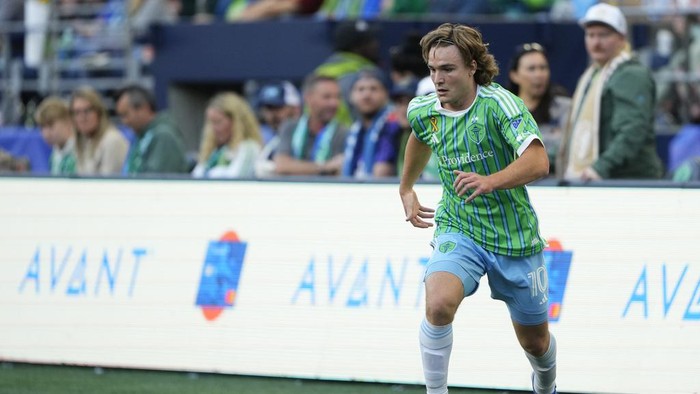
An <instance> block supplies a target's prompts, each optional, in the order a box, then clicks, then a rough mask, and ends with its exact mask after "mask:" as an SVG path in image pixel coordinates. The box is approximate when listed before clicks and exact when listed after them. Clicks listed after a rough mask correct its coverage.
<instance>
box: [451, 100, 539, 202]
mask: <svg viewBox="0 0 700 394" xmlns="http://www.w3.org/2000/svg"><path fill="white" fill-rule="evenodd" d="M516 104H519V106H520V109H521V112H520V114H518V115H516V116H513V117H510V118H508V117H507V116H505V113H501V114H500V118H501V120H500V122H499V123H500V128H501V134H502V135H503V137H504V138H505V140H506V141H507V142H508V144H509V145H510V146H511V147H512V148H513V149H514V150H515V151H516V152H517V153H518V155H519V156H518V157H517V158H516V159H515V160H514V161H512V162H511V163H510V164H509V165H508V166H506V168H504V169H502V170H500V171H498V172H495V173H493V174H490V175H481V174H477V173H474V172H462V171H455V172H454V173H455V175H456V178H455V181H454V183H453V186H454V188H455V191H456V192H457V195H459V196H463V195H465V194H467V193H468V192H469V191H471V194H469V197H468V198H467V199H466V202H470V201H472V200H473V199H474V198H476V197H477V196H480V195H482V194H486V193H491V192H493V191H494V190H502V189H512V188H514V187H518V186H523V185H526V184H528V183H530V182H532V181H535V180H537V179H540V178H543V177H545V176H547V175H548V174H549V158H548V157H547V150H546V149H545V147H544V144H543V143H542V138H541V135H540V132H539V129H538V128H537V123H536V122H535V120H534V119H533V118H532V115H531V114H530V112H529V111H528V110H527V109H526V108H525V106H524V104H522V102H518V103H516Z"/></svg>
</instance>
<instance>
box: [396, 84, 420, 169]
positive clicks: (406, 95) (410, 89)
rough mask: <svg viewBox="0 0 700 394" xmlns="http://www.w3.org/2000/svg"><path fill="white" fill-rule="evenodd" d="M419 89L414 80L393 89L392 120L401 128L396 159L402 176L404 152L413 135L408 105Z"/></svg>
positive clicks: (397, 167)
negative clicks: (409, 138)
mask: <svg viewBox="0 0 700 394" xmlns="http://www.w3.org/2000/svg"><path fill="white" fill-rule="evenodd" d="M417 88H418V81H416V80H415V79H414V78H412V79H402V80H400V81H398V82H395V83H394V85H393V87H392V88H391V95H390V97H391V103H392V105H393V114H392V118H393V119H394V121H396V123H398V124H399V127H400V128H401V130H400V132H399V146H398V155H397V157H396V174H397V175H398V176H401V174H402V173H403V160H404V152H405V151H406V144H407V143H408V137H409V136H410V135H411V133H412V130H411V125H410V124H409V123H408V117H407V112H408V103H410V102H411V100H412V99H413V98H414V97H416V89H417Z"/></svg>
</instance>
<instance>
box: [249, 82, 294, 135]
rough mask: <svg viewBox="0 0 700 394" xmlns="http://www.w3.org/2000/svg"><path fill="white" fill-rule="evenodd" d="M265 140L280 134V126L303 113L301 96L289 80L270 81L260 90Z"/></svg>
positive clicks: (261, 116)
mask: <svg viewBox="0 0 700 394" xmlns="http://www.w3.org/2000/svg"><path fill="white" fill-rule="evenodd" d="M258 108H259V110H258V111H259V114H260V118H261V121H262V124H261V131H262V135H263V142H264V143H266V144H267V143H268V142H270V140H271V139H272V138H273V137H275V136H276V135H278V134H279V131H280V127H281V126H282V125H283V124H284V123H285V122H288V121H291V120H294V119H296V118H298V117H299V115H301V96H300V95H299V91H298V90H297V88H296V87H294V85H293V84H292V83H291V82H289V81H281V82H274V83H268V84H266V85H264V86H263V87H262V88H260V91H259V92H258Z"/></svg>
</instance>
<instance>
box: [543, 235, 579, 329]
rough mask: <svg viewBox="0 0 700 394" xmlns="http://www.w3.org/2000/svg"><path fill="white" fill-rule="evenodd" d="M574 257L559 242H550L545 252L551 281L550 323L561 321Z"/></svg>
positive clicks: (545, 260) (548, 275) (548, 276)
mask: <svg viewBox="0 0 700 394" xmlns="http://www.w3.org/2000/svg"><path fill="white" fill-rule="evenodd" d="M572 255H573V252H571V251H568V250H564V249H563V248H562V245H561V243H560V242H559V241H557V240H549V246H548V247H547V249H545V251H544V262H545V265H546V266H547V278H548V280H549V321H550V322H557V321H559V318H560V316H561V311H562V305H563V304H564V291H565V290H566V282H567V280H568V278H569V267H570V266H571V257H572Z"/></svg>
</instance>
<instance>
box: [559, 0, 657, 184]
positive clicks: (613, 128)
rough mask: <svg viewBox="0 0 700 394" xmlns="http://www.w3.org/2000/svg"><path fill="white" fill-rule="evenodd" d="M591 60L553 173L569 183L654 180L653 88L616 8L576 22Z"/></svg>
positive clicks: (602, 8) (600, 7)
mask: <svg viewBox="0 0 700 394" xmlns="http://www.w3.org/2000/svg"><path fill="white" fill-rule="evenodd" d="M580 24H581V26H583V28H584V30H585V41H586V42H585V43H586V51H587V52H588V55H589V57H590V58H591V60H592V63H591V65H590V66H589V67H588V68H587V69H586V71H585V72H584V73H583V75H582V76H581V78H580V79H579V82H578V85H577V86H576V91H575V92H574V97H573V100H572V109H571V114H570V116H569V122H568V124H567V127H566V128H565V130H564V135H563V138H562V142H561V145H560V150H559V153H558V155H557V165H556V169H557V175H558V177H559V178H560V179H565V180H571V181H591V180H599V179H623V178H628V179H654V178H660V177H661V176H662V175H663V166H662V164H661V160H660V158H659V156H658V154H657V153H656V136H655V134H654V108H655V96H656V88H655V84H654V80H653V78H652V75H651V72H650V71H649V70H648V69H647V68H646V67H644V66H643V65H641V64H640V63H639V61H637V60H636V59H635V58H634V57H633V56H632V54H631V53H630V51H629V43H628V42H627V38H626V37H627V22H626V20H625V17H624V15H623V14H622V12H621V11H620V9H619V8H617V7H615V6H611V5H609V4H605V3H600V4H597V5H595V6H593V7H591V8H590V9H589V10H588V11H587V13H586V15H585V16H584V17H583V19H581V21H580Z"/></svg>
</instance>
